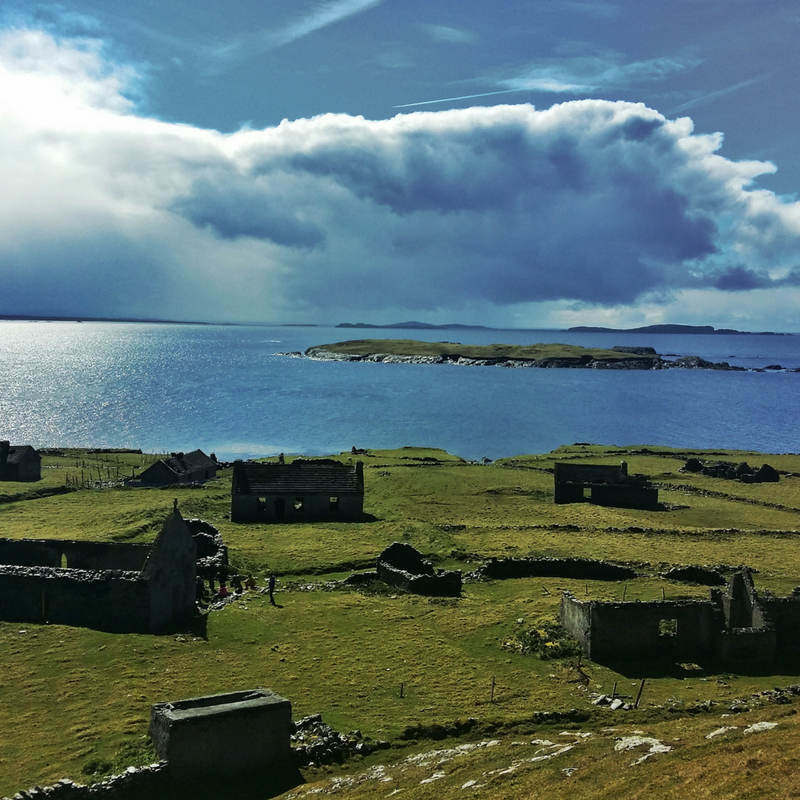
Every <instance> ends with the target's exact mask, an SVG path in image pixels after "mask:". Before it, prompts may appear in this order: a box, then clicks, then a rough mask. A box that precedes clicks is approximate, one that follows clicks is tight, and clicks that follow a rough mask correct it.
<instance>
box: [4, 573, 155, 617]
mask: <svg viewBox="0 0 800 800" xmlns="http://www.w3.org/2000/svg"><path fill="white" fill-rule="evenodd" d="M0 609H2V619H4V620H10V621H14V622H39V623H46V622H49V623H54V624H59V625H82V626H85V627H89V628H96V629H98V630H107V631H129V630H134V631H142V632H144V631H147V630H148V624H147V620H148V611H149V589H148V585H147V583H146V581H144V580H142V579H141V577H140V575H139V573H138V572H121V571H113V570H103V571H99V572H91V571H88V570H76V569H60V568H54V567H19V566H10V565H2V566H0Z"/></svg>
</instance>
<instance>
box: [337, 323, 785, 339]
mask: <svg viewBox="0 0 800 800" xmlns="http://www.w3.org/2000/svg"><path fill="white" fill-rule="evenodd" d="M336 327H337V328H359V329H368V330H376V329H392V328H397V329H401V330H420V331H447V330H477V331H536V330H544V329H543V328H495V327H492V326H490V325H465V324H464V323H461V322H448V323H444V324H442V325H435V324H433V323H430V322H418V321H416V320H410V321H408V322H388V323H378V324H374V323H371V322H340V323H339V324H338V325H336ZM554 330H566V331H567V332H569V333H694V334H721V335H733V334H741V335H745V336H791V335H792V334H791V333H778V332H776V331H739V330H736V329H735V328H715V327H713V326H712V325H676V324H672V323H663V324H660V325H644V326H643V327H641V328H604V327H601V326H597V325H576V326H575V327H572V328H566V329H559V328H556V329H554Z"/></svg>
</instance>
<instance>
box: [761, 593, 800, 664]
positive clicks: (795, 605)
mask: <svg viewBox="0 0 800 800" xmlns="http://www.w3.org/2000/svg"><path fill="white" fill-rule="evenodd" d="M759 604H760V606H761V608H762V609H763V612H764V614H765V615H766V616H767V618H768V619H769V621H770V624H771V625H772V627H773V629H774V631H775V650H776V652H777V653H778V654H779V655H781V656H786V657H796V656H798V655H800V635H799V634H798V632H800V590H798V589H795V590H794V592H792V594H791V595H789V597H770V596H764V597H760V598H759Z"/></svg>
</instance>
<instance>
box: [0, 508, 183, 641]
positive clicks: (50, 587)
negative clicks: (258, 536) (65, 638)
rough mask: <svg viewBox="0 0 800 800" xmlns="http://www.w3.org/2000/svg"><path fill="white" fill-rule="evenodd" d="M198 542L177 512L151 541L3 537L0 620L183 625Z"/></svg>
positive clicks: (142, 628)
mask: <svg viewBox="0 0 800 800" xmlns="http://www.w3.org/2000/svg"><path fill="white" fill-rule="evenodd" d="M196 558H197V555H196V546H195V541H194V538H193V537H192V533H191V531H190V530H189V528H188V526H187V525H186V523H185V522H184V520H183V518H182V517H181V515H180V512H179V511H178V509H177V506H176V507H175V509H174V510H173V512H172V513H171V514H170V515H169V516H168V517H167V519H166V521H165V523H164V526H163V528H162V529H161V532H160V533H159V534H158V536H157V537H156V539H155V541H154V542H153V544H152V545H142V544H116V543H111V542H82V541H68V540H60V539H0V619H3V620H9V621H14V622H39V623H44V622H49V623H54V624H60V625H78V626H82V627H88V628H96V629H99V630H107V631H116V632H136V633H162V632H168V631H172V630H181V629H186V627H188V626H189V624H190V623H191V621H192V619H193V617H194V613H195V596H196V590H197V587H196V565H195V561H196Z"/></svg>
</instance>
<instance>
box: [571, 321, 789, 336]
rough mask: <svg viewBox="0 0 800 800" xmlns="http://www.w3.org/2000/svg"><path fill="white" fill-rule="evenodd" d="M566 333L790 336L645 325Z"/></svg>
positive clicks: (578, 329)
mask: <svg viewBox="0 0 800 800" xmlns="http://www.w3.org/2000/svg"><path fill="white" fill-rule="evenodd" d="M567 330H568V331H574V332H575V333H705V334H724V335H731V334H735V333H740V334H747V335H750V336H790V335H791V334H788V333H776V332H775V331H737V330H734V329H733V328H714V327H713V326H711V325H672V324H664V325H645V326H643V327H641V328H601V327H596V326H592V325H578V326H576V327H574V328H567Z"/></svg>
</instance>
